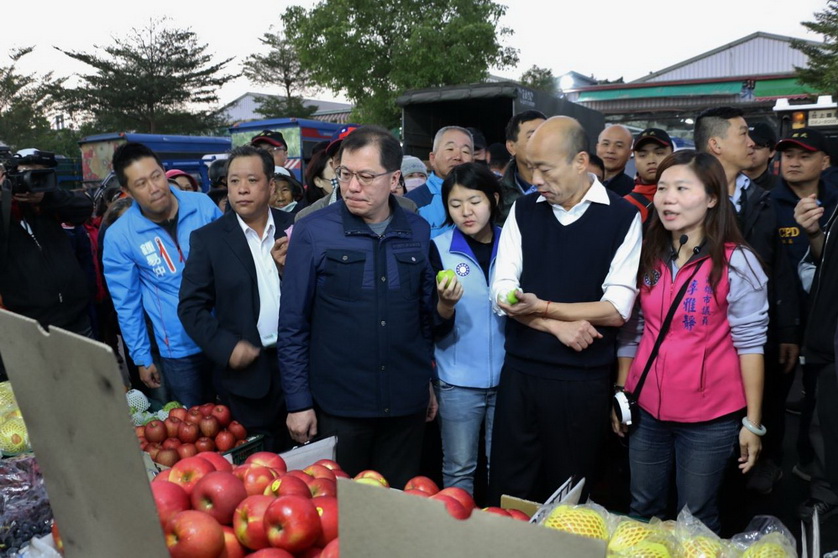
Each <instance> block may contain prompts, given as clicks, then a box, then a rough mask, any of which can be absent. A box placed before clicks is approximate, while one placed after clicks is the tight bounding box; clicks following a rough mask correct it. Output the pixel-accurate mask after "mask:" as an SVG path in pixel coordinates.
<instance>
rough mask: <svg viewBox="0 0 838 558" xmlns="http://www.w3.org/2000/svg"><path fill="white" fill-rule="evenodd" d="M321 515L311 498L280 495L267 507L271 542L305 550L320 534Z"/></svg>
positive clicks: (285, 548) (283, 547) (279, 546)
mask: <svg viewBox="0 0 838 558" xmlns="http://www.w3.org/2000/svg"><path fill="white" fill-rule="evenodd" d="M320 530H321V528H320V516H319V515H318V514H317V510H316V509H314V505H313V504H312V503H311V499H309V498H304V497H302V496H280V497H279V498H277V499H276V500H274V501H273V503H272V504H271V505H270V506H268V509H267V510H266V511H265V532H266V533H267V535H268V541H269V542H270V544H271V546H273V547H276V548H281V549H283V550H287V551H288V552H291V553H297V552H302V551H303V550H305V549H306V548H308V547H310V546H312V545H313V544H314V542H315V541H316V540H317V538H318V537H319V536H320Z"/></svg>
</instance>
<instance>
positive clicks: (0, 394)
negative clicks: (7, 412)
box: [0, 382, 17, 409]
mask: <svg viewBox="0 0 838 558" xmlns="http://www.w3.org/2000/svg"><path fill="white" fill-rule="evenodd" d="M5 407H17V401H15V394H14V392H12V384H11V383H9V382H0V409H4V408H5Z"/></svg>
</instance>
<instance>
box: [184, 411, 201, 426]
mask: <svg viewBox="0 0 838 558" xmlns="http://www.w3.org/2000/svg"><path fill="white" fill-rule="evenodd" d="M202 418H204V415H203V413H201V409H198V408H196V407H192V408H190V409H189V412H188V413H186V421H185V422H188V423H189V424H194V425H195V426H198V424H200V422H201V419H202Z"/></svg>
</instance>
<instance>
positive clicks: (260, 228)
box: [178, 146, 293, 451]
mask: <svg viewBox="0 0 838 558" xmlns="http://www.w3.org/2000/svg"><path fill="white" fill-rule="evenodd" d="M273 170H274V164H273V160H272V159H271V157H270V155H269V154H268V153H267V152H265V151H263V150H260V149H257V148H254V147H251V146H242V147H239V148H236V149H234V150H233V151H232V153H231V154H230V157H229V159H228V165H227V192H228V194H227V195H228V202H229V208H230V211H228V212H227V214H225V215H224V217H222V218H221V219H218V220H217V221H215V222H213V223H211V224H209V225H207V226H205V227H202V228H200V229H198V230H196V231H194V232H193V233H192V235H191V237H190V254H189V259H188V261H187V262H186V267H185V269H184V271H183V280H182V283H181V289H180V303H179V305H178V316H179V317H180V320H181V322H182V323H183V327H184V329H185V330H186V332H187V333H188V334H189V336H190V337H191V338H192V339H194V340H195V342H196V343H197V344H198V345H199V346H200V347H201V349H202V350H203V351H204V353H205V354H206V355H207V357H209V359H210V360H211V361H212V362H213V364H214V371H213V383H214V384H215V388H216V390H217V391H218V394H219V397H220V398H221V401H222V402H223V403H225V404H226V405H228V406H229V407H230V409H231V411H232V414H233V418H235V419H236V420H238V421H239V422H241V423H242V424H244V426H245V427H246V428H247V429H248V431H249V432H250V433H259V434H264V435H265V449H267V450H270V451H283V450H285V449H288V448H289V447H290V437H289V436H288V431H287V429H286V427H285V416H286V411H285V402H284V398H283V396H282V389H281V385H280V378H279V363H278V361H277V356H276V332H277V319H278V316H279V292H280V274H281V268H282V265H284V259H285V251H286V249H287V243H288V240H287V236H286V233H285V230H286V229H287V228H288V227H289V226H291V225H292V224H293V216H292V215H290V214H289V213H285V212H283V211H279V210H275V209H272V208H271V207H270V206H269V205H268V202H269V200H270V198H271V195H272V194H273V190H274V188H275V184H274V181H273Z"/></svg>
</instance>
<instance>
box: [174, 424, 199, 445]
mask: <svg viewBox="0 0 838 558" xmlns="http://www.w3.org/2000/svg"><path fill="white" fill-rule="evenodd" d="M199 434H200V431H199V430H198V425H197V424H192V423H191V422H181V423H180V425H179V426H178V429H177V437H178V438H180V441H181V442H183V443H184V444H194V443H195V442H197V441H198V437H199Z"/></svg>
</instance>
